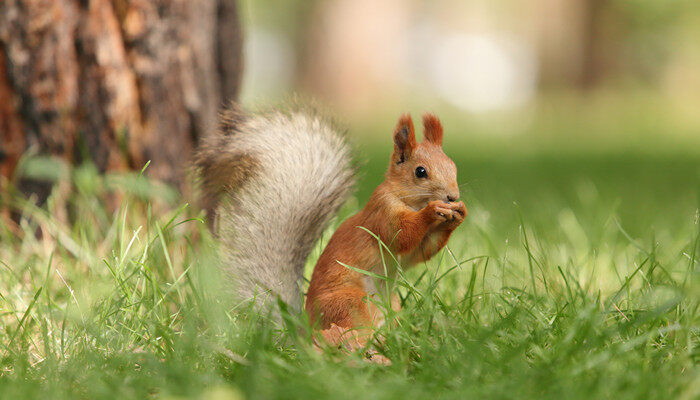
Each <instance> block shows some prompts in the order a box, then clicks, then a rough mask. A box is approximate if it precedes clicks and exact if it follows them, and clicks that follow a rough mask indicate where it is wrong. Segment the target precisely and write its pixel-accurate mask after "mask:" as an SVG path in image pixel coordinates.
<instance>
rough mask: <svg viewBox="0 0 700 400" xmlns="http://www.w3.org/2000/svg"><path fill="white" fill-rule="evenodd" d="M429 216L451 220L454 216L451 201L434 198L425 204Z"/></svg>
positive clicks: (440, 219) (439, 219)
mask: <svg viewBox="0 0 700 400" xmlns="http://www.w3.org/2000/svg"><path fill="white" fill-rule="evenodd" d="M425 209H426V211H427V212H428V216H429V217H430V218H432V219H433V220H435V221H450V220H452V219H453V218H454V217H453V214H454V213H453V212H452V208H451V206H450V204H449V203H445V202H444V201H440V200H433V201H431V202H430V203H428V205H427V206H425Z"/></svg>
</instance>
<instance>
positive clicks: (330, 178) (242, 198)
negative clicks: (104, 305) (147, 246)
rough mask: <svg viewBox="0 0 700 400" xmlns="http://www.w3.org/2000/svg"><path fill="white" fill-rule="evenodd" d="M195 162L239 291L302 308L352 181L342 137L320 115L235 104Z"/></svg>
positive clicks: (226, 265)
mask: <svg viewBox="0 0 700 400" xmlns="http://www.w3.org/2000/svg"><path fill="white" fill-rule="evenodd" d="M195 162H196V166H197V168H198V172H199V174H200V179H201V182H202V189H203V192H204V193H203V194H204V202H205V203H204V205H205V207H206V208H207V209H208V211H209V217H210V220H211V222H212V223H213V229H214V231H215V233H216V234H217V235H218V237H219V239H220V245H221V256H222V258H223V259H222V264H223V266H224V268H225V270H226V272H227V274H229V275H230V277H231V278H232V281H233V283H234V285H235V291H236V293H237V294H238V295H239V296H240V297H241V298H243V299H249V298H253V297H254V296H256V301H257V302H261V301H268V300H269V294H270V292H272V293H274V294H277V295H279V296H280V298H281V299H282V300H283V301H285V302H287V303H288V304H290V305H291V306H292V307H294V308H296V309H299V308H301V294H300V291H299V285H300V284H301V279H302V277H303V269H304V265H305V262H306V259H307V257H308V255H309V253H310V251H311V249H312V246H313V245H314V244H315V242H316V241H317V240H318V239H319V237H320V235H321V233H322V232H323V230H324V229H325V227H326V225H327V223H328V222H329V220H330V219H331V217H332V216H333V215H335V213H336V212H337V211H338V209H339V208H340V206H341V205H342V204H343V203H344V202H345V200H346V198H347V197H348V196H349V194H350V192H351V190H352V186H353V183H354V174H353V171H352V168H351V155H350V150H349V148H348V146H347V144H345V142H344V140H343V138H342V137H341V136H340V135H339V134H338V133H337V132H335V131H334V129H333V128H332V127H331V124H329V123H328V122H326V120H325V119H324V118H322V117H320V116H319V115H318V114H317V113H315V112H310V111H301V110H299V109H296V110H291V111H285V112H278V111H274V112H269V113H258V114H245V113H243V112H241V111H240V110H239V109H238V107H237V106H236V105H231V106H230V107H229V108H228V109H226V110H225V111H224V112H223V113H222V116H221V124H220V132H218V133H217V135H213V136H211V137H209V138H206V139H205V140H204V143H203V144H202V146H201V147H200V149H199V150H198V152H197V154H196V158H195Z"/></svg>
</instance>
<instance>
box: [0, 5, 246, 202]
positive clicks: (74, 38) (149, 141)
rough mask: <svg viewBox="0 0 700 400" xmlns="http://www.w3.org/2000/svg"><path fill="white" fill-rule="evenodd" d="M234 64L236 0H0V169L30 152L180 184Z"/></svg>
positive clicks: (8, 172) (236, 68) (234, 73)
mask: <svg viewBox="0 0 700 400" xmlns="http://www.w3.org/2000/svg"><path fill="white" fill-rule="evenodd" d="M241 65H242V64H241V30H240V23H239V20H238V9H237V4H236V1H235V0H197V1H190V0H156V1H149V0H2V1H0V139H2V140H1V141H0V174H2V176H3V177H5V178H7V179H8V180H13V179H14V178H15V175H16V173H15V169H16V166H17V161H18V159H19V157H20V155H21V154H23V153H25V152H26V151H28V150H31V151H33V152H36V153H39V154H45V155H50V156H54V157H59V158H61V159H64V160H67V161H68V162H70V163H81V162H85V161H90V162H92V163H94V164H95V165H96V166H97V168H98V169H99V170H100V171H111V170H126V169H140V168H142V167H143V165H144V164H145V163H146V162H147V161H149V160H150V161H151V164H150V166H149V168H148V169H147V173H149V174H150V175H151V176H154V177H156V178H160V179H163V180H165V181H167V182H170V183H173V184H176V185H180V184H182V183H183V181H184V177H185V167H186V165H187V160H188V159H189V155H190V154H191V152H192V149H193V147H194V146H195V145H196V143H197V141H198V139H199V138H200V137H202V136H203V135H204V134H205V133H206V132H208V131H210V130H213V129H214V127H215V126H216V118H217V113H218V109H219V107H220V106H221V105H222V104H223V103H224V101H226V100H235V99H236V97H237V95H238V89H239V86H240V77H241ZM24 186H25V187H26V188H27V189H25V190H27V191H32V192H35V193H38V194H39V197H40V198H42V197H45V196H46V195H47V193H48V191H47V190H48V189H47V186H46V185H45V184H40V185H24ZM42 188H43V189H42Z"/></svg>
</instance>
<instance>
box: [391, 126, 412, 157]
mask: <svg viewBox="0 0 700 400" xmlns="http://www.w3.org/2000/svg"><path fill="white" fill-rule="evenodd" d="M415 148H416V133H415V131H414V129H413V120H411V116H410V115H408V114H404V115H402V116H401V118H399V123H398V124H397V125H396V130H395V131H394V154H393V155H392V156H391V157H392V160H393V161H394V163H396V164H401V163H402V162H404V161H406V159H407V158H408V157H410V156H411V153H413V150H414V149H415Z"/></svg>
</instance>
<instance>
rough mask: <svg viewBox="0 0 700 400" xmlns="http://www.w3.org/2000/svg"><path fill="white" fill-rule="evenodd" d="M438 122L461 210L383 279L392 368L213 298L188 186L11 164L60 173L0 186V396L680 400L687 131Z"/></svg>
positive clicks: (697, 278)
mask: <svg viewBox="0 0 700 400" xmlns="http://www.w3.org/2000/svg"><path fill="white" fill-rule="evenodd" d="M386 125H387V126H389V127H390V126H391V125H392V124H391V123H387V124H386ZM454 131H455V130H454V129H453V130H452V132H454ZM449 133H450V131H449V130H448V133H447V134H448V135H449ZM350 134H351V135H352V131H351V133H350ZM377 135H378V136H380V137H381V136H382V135H383V134H382V133H381V132H377ZM465 135H466V136H468V134H467V133H465ZM455 136H456V135H455ZM455 136H452V138H450V137H449V136H448V137H447V138H446V141H447V142H446V143H447V144H446V148H447V152H448V154H450V155H451V156H453V158H454V160H455V162H456V163H457V166H458V169H459V175H460V177H459V179H460V183H462V182H463V183H464V185H463V186H462V195H463V198H464V199H465V202H466V203H467V207H468V209H469V216H468V218H467V220H466V221H465V223H464V224H463V225H462V227H461V228H460V229H459V230H458V231H457V232H456V233H455V234H454V235H453V238H452V239H451V241H450V243H449V245H448V249H446V250H445V251H443V252H441V253H439V254H438V255H437V256H436V257H435V258H434V259H433V260H431V261H430V262H428V263H427V265H419V266H417V267H416V268H413V269H411V270H409V271H407V273H406V276H405V278H401V279H397V280H396V281H395V282H394V283H393V284H394V285H395V286H396V287H397V289H396V290H398V292H399V293H400V294H401V295H402V298H403V310H402V311H401V312H400V313H398V314H391V315H389V317H390V319H391V320H392V321H393V322H392V323H390V324H388V325H387V326H386V327H385V328H383V330H382V334H383V335H384V337H385V342H384V344H383V346H381V352H382V353H383V354H385V355H386V356H387V357H388V358H390V359H391V360H392V365H391V366H379V365H374V364H370V363H365V362H363V361H361V356H360V355H358V354H351V355H346V354H340V353H338V352H334V351H331V350H328V351H326V352H324V353H321V354H319V353H317V352H316V351H314V349H313V348H312V346H311V345H310V339H309V337H308V336H307V335H306V334H304V333H303V332H304V330H303V329H300V328H303V327H304V326H305V321H304V318H303V316H297V315H288V316H287V318H285V320H284V323H283V324H278V323H276V322H274V321H273V320H271V319H270V318H268V316H267V315H260V314H257V313H255V312H251V310H250V308H249V306H248V305H247V304H235V303H232V302H231V301H229V300H228V298H227V296H226V295H225V291H223V290H222V287H221V286H222V285H221V284H220V281H221V280H220V279H218V278H219V277H218V274H217V270H216V243H215V241H214V240H213V239H212V237H211V236H210V235H209V234H208V232H207V230H206V225H205V224H204V223H203V222H202V221H201V217H202V215H203V214H202V213H201V212H200V210H198V209H197V208H196V206H194V205H192V204H195V203H194V202H192V201H189V202H190V203H191V204H190V205H187V203H186V202H187V201H188V200H186V199H183V198H182V197H181V196H180V195H177V194H176V193H175V192H174V191H172V190H170V189H168V188H167V187H165V186H163V185H160V184H158V183H156V182H150V181H148V180H147V179H146V178H144V177H142V176H140V175H139V174H112V175H108V176H100V175H98V174H97V173H95V171H94V169H93V168H91V167H89V166H82V167H78V168H75V169H68V168H57V167H56V166H55V165H52V164H50V163H48V165H47V163H46V162H45V161H42V160H34V161H30V162H28V163H27V170H32V171H34V173H35V174H38V175H41V174H44V175H51V176H53V179H57V180H58V181H59V184H58V185H57V186H56V189H55V190H54V193H53V195H52V197H51V198H50V200H49V202H48V203H47V204H46V205H45V206H43V207H41V208H39V207H36V206H33V205H32V203H31V201H26V200H22V199H21V198H20V197H19V196H16V195H13V194H12V193H6V194H5V201H9V202H10V203H11V204H12V206H13V207H14V208H15V209H16V210H20V211H21V212H22V215H23V218H22V219H21V221H20V223H19V225H18V226H9V225H7V224H5V225H0V357H1V359H0V398H2V399H21V398H51V399H74V398H85V399H101V398H172V399H175V398H202V399H277V398H278V399H289V398H312V399H313V398H333V399H346V398H347V399H351V398H352V399H358V398H361V399H365V398H367V399H369V398H432V399H443V398H455V399H464V398H474V399H501V398H517V399H564V398H565V399H599V398H609V399H688V400H691V399H696V398H698V396H700V373H699V371H698V368H697V364H698V361H699V360H700V353H699V352H698V346H699V345H700V342H699V334H700V332H698V328H699V326H698V323H699V322H700V318H699V317H700V314H699V313H698V305H699V299H700V296H699V295H700V275H699V274H698V271H697V265H698V258H700V245H699V240H700V239H699V238H700V224H699V221H698V219H699V215H698V207H699V205H700V201H699V198H700V150H697V148H695V149H694V148H693V147H692V146H675V147H674V146H670V147H668V148H659V147H657V146H656V145H654V144H651V145H648V146H647V147H646V148H641V149H640V148H636V147H633V146H632V147H630V146H620V145H609V146H604V147H603V148H602V149H601V148H587V147H586V146H577V145H576V144H569V145H562V146H553V145H551V141H549V140H548V139H543V138H540V139H533V140H534V143H533V142H529V141H528V139H518V140H519V141H520V142H523V143H524V142H527V143H528V145H527V146H525V145H522V146H521V144H522V143H520V144H519V143H517V140H516V143H510V144H509V145H506V144H503V145H494V144H493V143H491V144H484V145H480V144H479V143H477V142H475V141H476V140H477V139H474V138H473V137H470V136H468V137H469V139H460V140H457V139H455ZM360 140H363V139H360ZM538 140H539V142H538ZM507 141H509V140H507V139H502V142H503V143H505V142H507ZM389 144H390V141H389V139H388V138H387V139H386V140H384V141H382V142H381V143H378V142H373V141H368V142H366V143H364V145H363V148H364V149H370V150H368V152H365V153H364V154H363V155H362V156H361V157H360V160H359V163H358V165H359V166H358V169H359V174H360V177H361V179H360V184H359V187H358V191H357V197H356V198H354V199H352V200H351V201H350V202H349V204H348V205H347V206H345V207H344V209H343V211H342V212H341V215H340V217H339V218H338V219H337V220H335V221H334V222H333V226H331V227H330V228H329V230H328V232H327V233H326V234H325V235H324V239H323V240H322V243H319V245H318V246H317V248H316V249H315V250H314V252H313V254H312V257H311V259H310V260H309V266H312V265H313V263H314V261H315V258H316V257H318V254H319V251H320V250H321V249H322V246H323V242H324V241H325V240H327V238H328V237H329V235H330V234H331V232H332V229H333V227H334V226H337V224H338V223H339V222H340V221H341V220H342V218H343V217H344V216H347V215H348V214H349V213H351V212H353V211H355V210H357V209H358V207H361V204H362V202H363V201H364V200H366V198H367V196H368V195H369V193H370V192H371V190H372V189H373V187H374V185H376V184H377V183H378V182H379V181H380V180H381V175H382V173H383V168H384V166H385V164H386V157H387V155H388V152H389V148H388V146H389ZM524 148H527V151H524V150H523V151H521V150H522V149H524ZM110 207H112V208H115V209H116V211H113V212H111V211H109V209H110ZM0 224H1V223H0ZM388 262H391V259H388Z"/></svg>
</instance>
